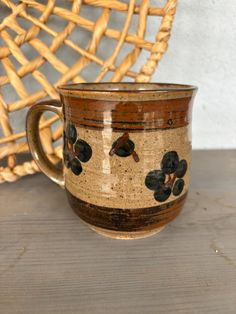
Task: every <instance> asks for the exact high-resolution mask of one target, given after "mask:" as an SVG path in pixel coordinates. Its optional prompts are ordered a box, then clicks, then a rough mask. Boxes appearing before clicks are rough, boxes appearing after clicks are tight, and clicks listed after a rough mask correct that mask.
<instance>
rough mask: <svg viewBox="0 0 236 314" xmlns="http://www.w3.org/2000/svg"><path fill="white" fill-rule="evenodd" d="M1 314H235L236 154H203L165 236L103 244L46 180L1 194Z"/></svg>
mask: <svg viewBox="0 0 236 314" xmlns="http://www.w3.org/2000/svg"><path fill="white" fill-rule="evenodd" d="M0 313H1V314H2V313H3V314H8V313H17V314H19V313H22V314H28V313H29V314H34V313H40V314H42V313H57V314H59V313H81V314H86V313H89V314H93V313H96V314H100V313H101V314H107V313H109V314H113V313H115V314H116V313H117V314H118V313H119V314H126V313H127V314H132V313H135V314H139V313H142V314H143V313H145V314H146V313H155V314H157V313H161V314H162V313H168V314H171V313H174V314H177V313H181V314H184V313H186V314H192V313H193V314H195V313H200V314H202V313H207V314H210V313H214V314H216V313H220V314H224V313H227V314H229V313H233V314H235V313H236V151H221V152H217V151H202V152H201V151H196V152H194V155H193V167H192V184H191V191H190V193H189V197H188V201H187V203H186V205H185V208H184V210H183V211H182V213H181V215H180V216H179V217H178V218H177V219H176V220H175V221H174V222H172V223H171V224H170V225H168V226H167V227H166V228H165V229H164V231H162V232H161V233H160V234H159V235H156V236H153V237H150V238H146V239H142V240H133V241H121V240H113V239H108V238H104V237H102V236H99V235H97V234H96V233H94V232H93V231H91V230H90V229H88V227H87V226H85V225H84V224H83V223H82V222H81V221H80V219H79V218H77V216H76V215H75V214H74V213H73V211H72V210H71V209H70V207H69V205H68V204H67V200H66V196H65V194H64V191H63V190H61V189H60V188H58V187H57V186H56V185H55V184H54V183H52V182H50V181H49V179H47V178H46V177H45V176H43V175H41V174H38V175H35V176H32V177H26V178H24V179H22V180H20V181H18V182H16V183H14V184H3V185H1V187H0Z"/></svg>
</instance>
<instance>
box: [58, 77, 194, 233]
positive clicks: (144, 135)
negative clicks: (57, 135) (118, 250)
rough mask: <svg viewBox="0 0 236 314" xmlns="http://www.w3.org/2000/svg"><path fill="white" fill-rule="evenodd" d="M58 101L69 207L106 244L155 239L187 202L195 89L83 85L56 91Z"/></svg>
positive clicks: (124, 84)
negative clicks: (107, 240) (109, 240)
mask: <svg viewBox="0 0 236 314" xmlns="http://www.w3.org/2000/svg"><path fill="white" fill-rule="evenodd" d="M59 93H60V98H61V102H62V105H63V117H64V148H63V149H64V150H63V155H64V165H65V166H64V172H65V189H66V193H67V196H68V199H69V202H70V205H71V207H72V208H73V209H74V211H75V212H76V213H77V214H78V215H79V217H80V218H81V219H82V220H83V221H85V222H86V223H87V224H89V225H90V227H91V228H92V229H94V230H96V231H97V232H99V233H102V234H103V235H107V236H110V237H115V238H124V239H132V238H140V237H145V236H148V235H151V234H154V233H156V232H158V231H160V230H161V229H162V228H163V227H164V226H165V225H166V224H167V223H169V222H170V221H171V220H173V219H174V218H175V217H176V216H177V215H178V214H179V212H180V211H181V209H182V207H183V204H184V202H185V200H186V196H187V192H188V187H189V169H190V163H191V111H192V103H193V98H194V96H195V93H196V88H195V87H193V86H187V85H176V84H155V83H147V84H140V83H99V84H94V83H85V84H72V85H65V86H61V87H59Z"/></svg>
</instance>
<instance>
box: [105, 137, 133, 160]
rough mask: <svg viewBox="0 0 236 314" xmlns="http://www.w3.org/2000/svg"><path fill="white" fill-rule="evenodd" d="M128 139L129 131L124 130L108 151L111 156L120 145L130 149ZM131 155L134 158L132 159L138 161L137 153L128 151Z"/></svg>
mask: <svg viewBox="0 0 236 314" xmlns="http://www.w3.org/2000/svg"><path fill="white" fill-rule="evenodd" d="M128 140H129V133H128V132H125V133H124V134H123V135H122V136H121V137H120V139H119V140H118V141H117V143H116V146H115V147H114V148H112V149H111V150H110V152H109V155H110V156H113V155H114V154H116V152H117V151H118V149H119V148H120V147H121V146H124V147H126V148H127V149H128V150H129V149H130V146H129V144H128ZM130 153H131V155H132V156H133V158H134V161H136V162H138V161H139V156H138V154H137V153H136V152H135V151H134V150H133V151H132V152H131V151H130Z"/></svg>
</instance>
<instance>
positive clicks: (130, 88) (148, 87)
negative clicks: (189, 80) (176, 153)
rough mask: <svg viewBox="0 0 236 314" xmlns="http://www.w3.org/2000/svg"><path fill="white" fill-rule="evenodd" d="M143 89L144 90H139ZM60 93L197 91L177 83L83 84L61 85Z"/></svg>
mask: <svg viewBox="0 0 236 314" xmlns="http://www.w3.org/2000/svg"><path fill="white" fill-rule="evenodd" d="M140 87H144V88H140ZM57 89H58V91H59V92H60V93H63V92H64V91H67V92H76V93H78V92H81V93H85V92H86V93H101V94H104V93H112V94H116V93H124V94H126V93H138V94H139V95H140V94H147V93H155V92H158V93H159V92H178V91H179V92H185V91H186V92H188V91H195V90H197V89H198V88H197V86H195V85H188V84H178V83H159V82H147V83H140V82H98V83H94V82H85V83H70V84H62V85H59V86H58V87H57Z"/></svg>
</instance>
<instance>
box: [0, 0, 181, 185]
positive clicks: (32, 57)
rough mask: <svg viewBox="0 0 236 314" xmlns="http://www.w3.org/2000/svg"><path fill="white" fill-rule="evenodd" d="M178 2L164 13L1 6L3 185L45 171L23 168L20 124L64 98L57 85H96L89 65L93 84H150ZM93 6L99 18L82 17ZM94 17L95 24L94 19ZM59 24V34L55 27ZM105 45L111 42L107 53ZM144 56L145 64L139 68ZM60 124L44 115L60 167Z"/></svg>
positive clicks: (104, 3) (103, 0) (47, 145)
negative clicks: (65, 54) (49, 101)
mask: <svg viewBox="0 0 236 314" xmlns="http://www.w3.org/2000/svg"><path fill="white" fill-rule="evenodd" d="M156 2H157V3H158V2H159V3H160V2H162V3H163V1H156ZM176 3H177V0H167V1H166V3H165V5H164V6H163V7H152V6H151V5H150V1H149V0H142V1H135V0H130V1H126V2H124V1H119V0H109V1H108V0H82V1H81V0H74V1H65V0H64V1H60V0H58V1H56V0H48V1H34V0H21V1H16V0H15V1H11V0H0V134H2V137H1V138H0V162H1V167H0V182H5V181H8V182H12V181H15V180H17V179H18V178H20V177H22V176H25V175H28V174H33V173H35V172H37V171H39V169H38V168H37V166H36V164H35V163H34V161H32V160H30V161H28V162H24V163H22V164H19V163H18V162H17V156H18V154H22V153H26V152H28V145H27V141H26V138H25V131H24V126H23V123H22V130H17V129H15V124H14V120H19V117H20V119H21V120H22V121H23V120H24V119H25V115H26V113H27V108H29V107H30V106H31V105H32V104H34V103H35V102H37V101H40V100H42V99H45V98H58V94H57V90H56V87H57V86H58V85H60V84H62V83H65V82H76V83H78V82H85V81H86V80H90V81H92V80H91V78H86V71H89V69H90V68H91V67H95V68H96V69H95V70H94V68H93V69H92V68H91V69H92V70H91V71H92V72H91V73H93V77H94V78H95V79H94V81H95V82H99V81H113V82H116V81H122V80H126V81H127V80H129V81H130V80H131V81H132V80H133V81H137V82H148V81H150V79H151V77H152V75H153V73H154V71H155V69H156V67H157V65H158V62H159V61H160V59H161V58H162V56H163V54H164V53H165V51H166V50H167V46H168V40H169V37H170V32H171V27H172V23H173V19H174V15H175V11H176ZM88 8H89V10H92V11H94V12H95V11H96V14H95V13H94V14H90V15H89V14H88V11H87V13H86V12H85V13H86V14H82V11H83V10H84V9H85V10H87V9H88ZM114 13H116V14H118V15H117V16H116V19H117V18H118V20H119V18H120V30H119V29H117V28H114V27H111V26H110V24H111V23H110V22H111V19H113V18H114ZM2 14H4V15H2ZM91 15H92V16H94V15H95V16H96V18H92V19H91ZM89 16H90V19H89ZM150 16H156V17H157V18H159V19H160V27H159V29H158V31H157V34H156V35H155V37H154V38H153V40H152V41H149V40H147V37H146V30H147V24H148V21H149V19H150ZM53 18H54V19H57V23H56V24H55V25H57V26H58V25H59V26H60V27H59V29H56V28H55V27H54V25H53ZM58 20H59V23H58ZM134 20H135V22H136V23H137V27H134V24H135V23H134ZM23 21H24V22H23ZM60 21H61V23H60ZM52 25H53V26H52ZM83 32H86V34H84V33H83ZM82 33H83V36H82V35H81V38H82V39H83V40H84V38H85V37H86V36H87V38H88V39H89V41H88V44H87V45H86V46H85V47H83V44H80V43H79V41H78V40H77V39H79V38H80V37H78V35H80V34H82ZM73 34H77V35H73ZM72 35H73V36H72ZM85 35H86V36H85ZM75 36H76V40H75ZM48 38H50V39H51V42H50V43H49V41H48ZM104 39H106V40H107V42H108V43H106V45H105V46H104V47H106V48H105V49H104V48H102V50H103V51H102V53H101V45H102V42H103V40H104ZM84 42H86V41H85V40H84ZM109 42H111V43H113V45H112V44H109ZM114 43H115V44H114ZM127 45H128V46H129V49H127ZM108 48H110V51H109V49H108ZM61 49H62V50H63V49H64V50H65V49H69V50H70V51H71V56H73V58H72V57H69V58H68V59H67V61H68V63H67V62H66V61H65V60H63V59H62V58H61V57H60V54H59V53H58V51H59V50H60V51H61ZM99 49H100V52H99ZM127 50H129V51H128V52H127ZM143 52H145V53H146V58H145V59H146V62H145V64H143V65H140V62H139V60H140V55H141V54H142V53H143ZM147 53H148V54H147ZM28 54H29V56H28ZM72 60H73V64H71V61H72ZM142 60H143V58H142ZM45 66H48V67H49V68H50V73H52V75H50V77H48V76H47V75H45V73H44V71H43V69H44V68H45ZM137 68H138V69H137ZM47 71H49V70H47ZM54 72H55V73H56V75H54ZM47 73H48V72H47ZM55 77H56V79H55ZM25 80H28V82H29V80H30V81H32V82H36V83H37V86H38V88H37V89H36V90H34V91H32V90H29V88H27V87H28V86H27V87H26V85H27V84H26V83H25ZM28 85H29V83H28ZM11 91H12V92H11ZM19 113H20V115H19ZM57 120H58V117H57V116H53V117H43V118H42V121H41V125H40V128H41V136H42V140H43V145H44V149H45V151H46V153H47V155H48V157H49V158H50V159H51V160H52V161H53V162H55V163H56V162H58V161H59V160H60V158H61V154H62V152H61V144H60V143H61V142H60V138H61V134H62V127H61V125H60V124H59V123H58V122H57V125H56V126H55V122H56V121H57Z"/></svg>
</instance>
